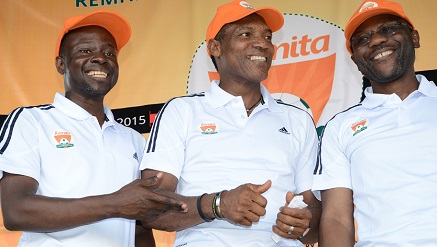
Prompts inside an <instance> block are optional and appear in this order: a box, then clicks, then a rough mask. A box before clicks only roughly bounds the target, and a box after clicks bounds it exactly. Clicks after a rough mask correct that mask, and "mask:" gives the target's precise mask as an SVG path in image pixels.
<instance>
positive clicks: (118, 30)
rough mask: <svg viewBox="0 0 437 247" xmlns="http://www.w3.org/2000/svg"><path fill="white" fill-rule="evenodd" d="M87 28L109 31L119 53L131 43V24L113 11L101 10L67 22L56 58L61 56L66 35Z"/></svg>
mask: <svg viewBox="0 0 437 247" xmlns="http://www.w3.org/2000/svg"><path fill="white" fill-rule="evenodd" d="M86 26H99V27H103V28H104V29H106V30H108V32H109V33H110V34H111V35H112V36H113V37H114V39H115V42H116V43H117V53H119V52H120V50H121V48H122V47H123V46H124V45H125V44H126V43H127V42H128V41H129V38H130V36H131V33H132V31H131V27H130V25H129V22H128V21H127V20H126V19H125V18H124V17H123V16H121V15H119V14H118V13H115V12H112V11H107V10H100V11H95V12H92V13H90V14H87V15H78V16H73V17H70V18H68V19H66V20H65V22H64V27H63V28H62V30H61V32H60V33H59V36H58V41H57V42H56V50H55V57H57V56H59V49H60V46H61V41H62V38H63V37H64V36H65V34H67V33H68V32H69V31H71V30H74V29H77V28H80V27H86Z"/></svg>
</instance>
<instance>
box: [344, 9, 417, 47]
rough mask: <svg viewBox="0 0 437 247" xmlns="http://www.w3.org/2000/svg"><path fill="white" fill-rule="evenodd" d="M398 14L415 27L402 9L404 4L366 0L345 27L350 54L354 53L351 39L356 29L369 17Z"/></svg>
mask: <svg viewBox="0 0 437 247" xmlns="http://www.w3.org/2000/svg"><path fill="white" fill-rule="evenodd" d="M383 14H389V15H396V16H399V17H401V18H402V19H404V20H406V21H407V22H408V23H410V25H411V26H412V27H413V29H415V28H414V26H413V23H412V22H411V20H410V19H409V18H408V17H407V15H406V14H405V13H404V11H403V10H402V6H401V5H400V4H399V3H395V2H392V1H387V0H373V1H367V0H366V1H364V2H363V3H362V4H361V5H360V7H359V8H358V9H357V11H355V13H354V14H353V16H352V17H351V18H350V20H349V22H348V23H347V24H346V28H345V29H344V36H345V37H346V48H347V50H348V51H349V53H350V54H352V50H351V44H350V39H351V37H352V34H354V32H355V30H356V29H357V28H358V27H359V26H360V25H361V24H362V23H363V22H365V21H366V20H367V19H369V18H371V17H374V16H377V15H383Z"/></svg>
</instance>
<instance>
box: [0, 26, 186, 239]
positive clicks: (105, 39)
mask: <svg viewBox="0 0 437 247" xmlns="http://www.w3.org/2000/svg"><path fill="white" fill-rule="evenodd" d="M116 48H117V47H116V43H115V40H114V38H113V37H112V35H111V34H110V33H109V32H108V31H106V30H105V29H103V28H101V27H97V26H88V27H83V28H79V29H76V30H73V31H71V33H70V34H69V35H68V37H66V38H65V40H64V41H63V45H62V47H61V55H60V56H58V57H57V58H56V68H57V70H58V72H59V73H60V74H61V75H63V76H64V82H65V95H66V97H67V98H68V99H70V100H71V101H73V102H74V103H76V104H77V105H79V106H81V107H82V108H84V109H85V110H87V111H88V112H89V113H90V114H92V115H93V116H95V117H96V118H97V119H98V121H99V123H100V125H102V124H103V122H104V119H105V114H104V107H103V100H104V96H105V95H106V94H107V93H108V92H109V91H110V90H111V89H112V88H113V87H114V85H115V84H116V82H117V79H118V63H117V53H116ZM162 182H163V181H162V173H159V174H156V176H150V177H147V179H137V180H135V181H133V182H131V183H129V184H127V185H125V186H124V187H122V188H120V189H119V190H118V191H116V192H114V193H111V194H106V195H98V196H89V197H84V198H59V197H57V198H55V197H46V196H42V195H37V194H36V192H37V190H38V186H39V185H38V182H37V181H36V180H34V179H33V178H31V177H27V176H22V175H15V174H9V173H4V176H3V178H2V179H1V186H0V188H1V201H2V213H3V217H4V225H5V227H6V228H7V229H8V230H13V231H31V232H53V231H62V230H67V229H71V228H74V227H78V226H83V225H86V224H90V223H93V222H96V221H100V220H104V219H108V218H115V217H119V218H126V219H140V220H142V221H144V222H149V221H154V220H155V219H156V218H158V217H159V216H160V215H163V214H166V213H169V212H173V213H180V212H185V211H186V210H187V207H186V204H185V203H183V202H182V201H179V200H175V199H172V198H169V197H166V196H163V195H161V194H158V193H157V192H156V190H155V189H156V188H157V187H159V186H160V185H161V183H162ZM145 231H146V233H145V234H146V235H147V236H149V241H150V245H147V246H154V239H153V235H152V232H151V230H150V229H149V230H145ZM150 236H151V239H150Z"/></svg>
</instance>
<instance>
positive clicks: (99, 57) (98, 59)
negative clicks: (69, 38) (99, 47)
mask: <svg viewBox="0 0 437 247" xmlns="http://www.w3.org/2000/svg"><path fill="white" fill-rule="evenodd" d="M91 62H92V63H100V64H102V63H106V62H107V58H106V56H105V54H103V53H102V52H96V53H94V56H93V57H92V58H91Z"/></svg>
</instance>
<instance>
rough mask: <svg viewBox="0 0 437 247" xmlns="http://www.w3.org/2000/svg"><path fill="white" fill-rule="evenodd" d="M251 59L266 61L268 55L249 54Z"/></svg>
mask: <svg viewBox="0 0 437 247" xmlns="http://www.w3.org/2000/svg"><path fill="white" fill-rule="evenodd" d="M249 59H250V61H266V60H267V58H266V57H262V56H249Z"/></svg>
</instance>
